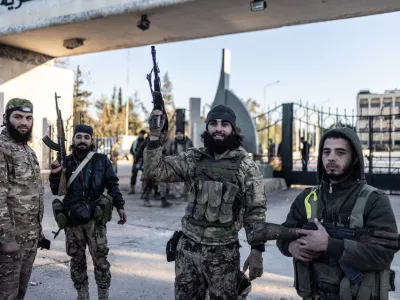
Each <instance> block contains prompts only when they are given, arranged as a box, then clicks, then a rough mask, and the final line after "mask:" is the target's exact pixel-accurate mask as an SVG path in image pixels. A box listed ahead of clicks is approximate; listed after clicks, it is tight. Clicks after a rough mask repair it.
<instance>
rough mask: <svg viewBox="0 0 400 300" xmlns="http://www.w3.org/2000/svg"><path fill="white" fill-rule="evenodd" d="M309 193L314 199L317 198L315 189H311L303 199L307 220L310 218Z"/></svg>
mask: <svg viewBox="0 0 400 300" xmlns="http://www.w3.org/2000/svg"><path fill="white" fill-rule="evenodd" d="M311 195H314V198H313V200H314V201H317V199H318V196H317V193H316V190H313V191H311V192H310V193H309V194H308V195H307V197H306V198H305V199H304V206H305V207H306V214H307V220H309V219H311V204H310V197H311Z"/></svg>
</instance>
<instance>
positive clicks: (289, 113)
mask: <svg viewBox="0 0 400 300" xmlns="http://www.w3.org/2000/svg"><path fill="white" fill-rule="evenodd" d="M292 170H293V103H284V104H282V172H283V177H284V179H285V181H286V185H287V187H290V185H291V184H292Z"/></svg>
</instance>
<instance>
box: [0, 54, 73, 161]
mask: <svg viewBox="0 0 400 300" xmlns="http://www.w3.org/2000/svg"><path fill="white" fill-rule="evenodd" d="M0 70H7V72H3V71H2V72H0V74H2V76H0V113H1V114H0V123H1V124H3V113H4V110H5V106H6V104H7V102H8V100H10V99H12V98H26V99H28V100H30V101H32V103H33V117H34V125H33V133H32V137H33V138H32V142H31V143H30V146H31V147H32V148H33V149H34V150H35V152H36V155H37V157H38V160H39V164H40V167H41V168H42V169H48V168H49V149H48V148H47V146H45V145H44V143H43V142H42V138H43V136H44V135H46V134H48V132H47V131H48V123H50V124H55V122H56V118H57V115H56V108H55V100H54V93H55V92H57V94H58V95H59V96H61V98H60V99H59V100H58V102H59V108H60V109H61V111H62V117H63V119H64V121H66V120H67V119H68V118H69V117H71V116H72V109H73V84H74V73H73V71H71V70H67V69H62V68H57V67H54V66H53V61H49V62H47V63H45V64H42V65H40V66H35V65H29V64H26V63H22V62H18V61H15V60H9V59H4V58H1V57H0ZM55 142H57V141H55Z"/></svg>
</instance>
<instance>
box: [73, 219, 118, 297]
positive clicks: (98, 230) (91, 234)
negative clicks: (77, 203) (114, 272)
mask: <svg viewBox="0 0 400 300" xmlns="http://www.w3.org/2000/svg"><path fill="white" fill-rule="evenodd" d="M65 243H66V247H65V248H66V250H67V254H68V255H69V256H70V257H71V263H70V272H71V279H72V281H73V283H74V287H75V288H76V289H77V290H81V289H84V288H87V287H88V276H87V262H86V245H87V246H88V248H89V252H90V255H91V256H92V260H93V265H94V276H95V279H96V283H97V286H98V287H99V288H100V289H108V288H109V287H110V283H111V272H110V263H109V262H108V260H107V255H108V250H109V248H108V247H107V228H106V226H104V225H98V224H96V221H95V220H91V221H89V222H88V223H85V224H82V225H77V226H71V227H66V228H65Z"/></svg>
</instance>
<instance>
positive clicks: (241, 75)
mask: <svg viewBox="0 0 400 300" xmlns="http://www.w3.org/2000/svg"><path fill="white" fill-rule="evenodd" d="M399 28H400V13H391V14H382V15H376V16H369V17H362V18H356V19H348V20H340V21H331V22H323V23H314V24H308V25H301V26H291V27H284V28H279V29H273V30H264V31H257V32H250V33H241V34H234V35H226V36H219V37H213V38H205V39H198V40H191V41H185V42H177V43H170V44H163V45H156V50H157V57H158V62H159V67H160V70H161V74H164V73H165V72H168V73H169V75H170V78H171V81H172V83H173V94H174V97H175V104H176V107H178V108H189V98H190V97H200V98H201V99H202V104H204V103H208V104H211V103H212V102H213V99H214V96H215V92H216V88H217V84H218V79H219V72H220V68H221V57H222V49H223V48H227V49H229V50H230V51H231V58H232V62H231V79H230V88H231V89H232V90H233V91H234V92H235V93H236V95H237V96H238V97H239V98H243V99H247V98H253V99H256V100H257V101H258V102H260V103H263V99H264V96H263V94H264V86H265V85H266V84H268V83H271V82H274V81H276V80H280V83H279V84H275V85H272V86H270V87H268V88H267V89H266V103H267V105H269V106H270V107H271V108H272V107H273V106H274V105H275V103H285V102H297V101H299V100H300V99H302V101H304V102H307V101H308V102H309V103H310V104H316V105H318V106H319V105H321V104H323V103H324V106H328V105H329V106H331V107H332V108H336V107H339V109H340V110H343V109H344V108H346V109H347V111H348V112H349V111H350V110H351V109H355V105H356V95H357V93H358V91H359V90H360V89H370V90H371V91H374V92H378V93H381V92H383V91H384V90H385V89H394V88H400V57H399V56H400V39H399V38H398V30H399ZM150 30H151V29H150ZM127 52H128V50H127V49H124V50H115V51H108V52H101V53H93V54H86V55H80V56H74V57H71V58H70V66H71V67H72V68H75V67H76V65H78V64H79V65H81V67H82V69H83V71H84V72H85V73H90V74H89V80H88V81H87V84H86V88H87V89H88V90H90V91H92V92H93V96H92V99H98V98H100V96H101V95H102V94H106V95H111V92H112V88H113V86H114V84H116V85H117V86H121V87H122V88H123V91H124V92H125V95H126V91H127V71H128V67H129V90H128V91H129V94H131V95H132V94H133V93H134V92H135V91H137V92H138V93H139V97H140V98H141V99H142V100H143V101H144V102H145V103H146V105H147V106H148V107H149V108H150V107H151V99H150V92H149V87H148V83H147V81H146V74H147V73H148V72H149V71H150V70H151V67H152V65H151V63H152V62H151V55H150V46H145V47H139V48H131V49H130V50H129V53H130V54H129V60H128V55H127Z"/></svg>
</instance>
